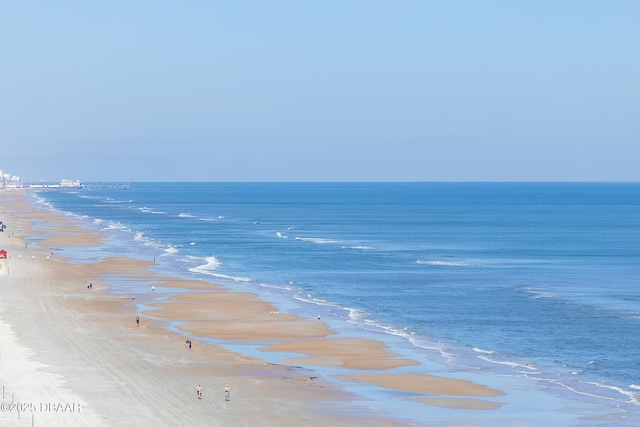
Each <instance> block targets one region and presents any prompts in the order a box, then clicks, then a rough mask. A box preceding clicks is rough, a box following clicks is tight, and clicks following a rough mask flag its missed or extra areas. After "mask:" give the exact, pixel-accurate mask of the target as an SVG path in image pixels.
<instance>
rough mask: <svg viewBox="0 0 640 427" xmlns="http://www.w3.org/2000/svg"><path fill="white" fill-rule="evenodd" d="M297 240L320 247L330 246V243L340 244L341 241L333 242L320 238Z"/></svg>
mask: <svg viewBox="0 0 640 427" xmlns="http://www.w3.org/2000/svg"><path fill="white" fill-rule="evenodd" d="M296 240H300V241H303V242H309V243H317V244H320V245H326V244H330V243H340V241H339V240H333V239H322V238H319V237H296Z"/></svg>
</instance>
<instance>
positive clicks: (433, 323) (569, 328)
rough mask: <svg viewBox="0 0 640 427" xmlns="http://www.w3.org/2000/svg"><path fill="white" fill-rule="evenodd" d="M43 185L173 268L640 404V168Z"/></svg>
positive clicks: (523, 374) (444, 354)
mask: <svg viewBox="0 0 640 427" xmlns="http://www.w3.org/2000/svg"><path fill="white" fill-rule="evenodd" d="M38 197H40V198H42V199H43V200H40V203H44V202H46V203H50V204H51V205H52V206H53V207H54V208H55V209H58V210H61V211H64V212H68V213H72V214H73V215H74V216H76V217H78V216H80V217H81V218H82V220H84V221H87V222H89V223H91V224H92V226H94V227H97V228H100V229H103V230H105V231H106V232H108V234H109V235H110V236H111V237H112V240H111V244H112V245H115V246H118V245H120V246H121V247H122V248H125V249H126V250H127V251H128V252H129V253H132V254H134V255H135V256H139V257H143V258H147V259H151V258H152V257H156V258H157V259H158V264H159V266H160V267H159V268H161V269H162V268H164V269H166V270H167V272H170V273H172V274H178V275H182V276H187V277H193V276H199V275H204V276H206V277H208V279H209V280H210V281H212V282H218V283H228V284H237V285H241V286H245V287H253V288H255V289H256V290H259V291H260V292H263V293H267V294H269V293H271V294H273V296H274V297H277V298H279V299H281V300H283V301H287V300H288V301H292V302H293V301H295V304H292V305H291V307H292V310H295V311H296V312H298V313H299V314H303V315H308V316H312V317H313V316H315V314H316V313H318V312H321V313H322V314H323V318H324V319H327V320H330V321H331V322H333V324H335V325H344V330H345V331H348V330H349V328H352V329H351V331H352V333H362V334H366V333H369V332H371V333H377V334H380V333H381V332H382V333H384V334H390V336H391V335H393V336H394V337H396V338H398V337H399V339H398V340H397V341H395V342H396V343H399V344H396V345H397V346H399V347H404V348H405V349H406V350H407V351H411V352H415V353H412V354H417V355H418V356H419V357H423V358H424V360H425V361H430V362H437V363H443V364H444V366H446V367H447V369H451V370H454V371H455V370H457V369H462V370H464V369H470V370H474V371H478V372H483V373H486V374H487V375H497V376H505V377H514V378H523V379H526V380H527V381H530V383H531V388H532V389H538V390H539V389H543V390H545V392H546V393H549V394H551V395H554V396H561V397H562V398H563V399H570V400H576V401H577V402H591V403H593V402H596V403H598V404H604V405H610V406H612V407H614V408H615V407H620V408H622V409H623V410H625V411H626V410H630V411H633V412H634V413H637V412H639V411H640V406H638V405H640V339H639V335H638V329H639V327H640V184H591V183H589V184H523V183H518V184H515V183H513V184H508V183H474V184H464V183H134V184H132V185H131V188H130V189H129V190H125V189H82V190H73V191H65V190H55V191H53V190H47V191H41V192H39V193H38ZM338 327H340V326H338ZM354 331H355V332H354ZM633 416H634V414H633V413H632V414H628V415H627V419H626V421H625V422H628V421H629V419H634V418H633ZM628 417H632V418H628ZM638 419H640V418H635V420H636V421H637V420H638Z"/></svg>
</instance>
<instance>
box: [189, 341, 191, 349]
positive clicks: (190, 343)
mask: <svg viewBox="0 0 640 427" xmlns="http://www.w3.org/2000/svg"><path fill="white" fill-rule="evenodd" d="M189 350H191V340H189Z"/></svg>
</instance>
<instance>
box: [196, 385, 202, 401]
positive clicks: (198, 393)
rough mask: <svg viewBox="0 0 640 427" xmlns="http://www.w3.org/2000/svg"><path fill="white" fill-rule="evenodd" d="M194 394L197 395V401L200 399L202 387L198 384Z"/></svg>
mask: <svg viewBox="0 0 640 427" xmlns="http://www.w3.org/2000/svg"><path fill="white" fill-rule="evenodd" d="M196 394H197V395H198V399H202V386H201V385H200V384H198V387H197V388H196Z"/></svg>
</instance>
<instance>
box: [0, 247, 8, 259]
mask: <svg viewBox="0 0 640 427" xmlns="http://www.w3.org/2000/svg"><path fill="white" fill-rule="evenodd" d="M0 258H4V259H7V251H5V250H4V249H2V250H0Z"/></svg>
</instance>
